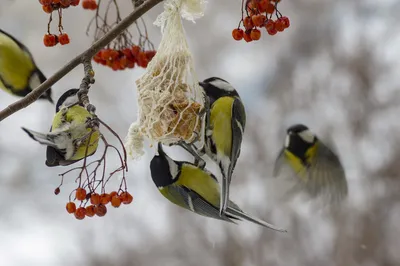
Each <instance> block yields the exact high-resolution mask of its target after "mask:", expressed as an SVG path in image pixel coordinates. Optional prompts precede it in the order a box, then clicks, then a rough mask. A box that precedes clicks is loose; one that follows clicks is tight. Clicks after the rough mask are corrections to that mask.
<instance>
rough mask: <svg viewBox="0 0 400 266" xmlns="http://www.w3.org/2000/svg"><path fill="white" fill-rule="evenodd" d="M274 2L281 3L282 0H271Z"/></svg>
mask: <svg viewBox="0 0 400 266" xmlns="http://www.w3.org/2000/svg"><path fill="white" fill-rule="evenodd" d="M271 1H272V2H275V3H279V2H280V1H281V0H271Z"/></svg>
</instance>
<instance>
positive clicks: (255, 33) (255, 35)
mask: <svg viewBox="0 0 400 266" xmlns="http://www.w3.org/2000/svg"><path fill="white" fill-rule="evenodd" d="M250 37H251V39H252V40H253V41H258V40H259V39H260V38H261V31H260V30H258V29H252V30H251V33H250Z"/></svg>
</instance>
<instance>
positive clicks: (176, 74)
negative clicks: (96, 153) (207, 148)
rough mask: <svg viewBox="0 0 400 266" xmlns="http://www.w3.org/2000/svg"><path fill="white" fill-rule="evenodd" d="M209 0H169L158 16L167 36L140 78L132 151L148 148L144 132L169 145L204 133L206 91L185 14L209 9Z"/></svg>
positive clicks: (129, 141) (191, 17) (137, 153)
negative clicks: (196, 68)
mask: <svg viewBox="0 0 400 266" xmlns="http://www.w3.org/2000/svg"><path fill="white" fill-rule="evenodd" d="M204 4H205V2H204V0H168V1H166V3H165V5H164V9H165V10H164V12H163V13H161V14H160V15H159V16H158V18H157V19H156V21H155V23H154V24H155V25H158V26H160V27H161V32H162V40H161V42H160V45H159V47H158V50H157V54H156V55H155V56H154V58H153V59H152V61H151V62H150V63H149V65H148V67H147V69H146V73H145V74H144V75H143V76H141V77H140V78H139V79H138V80H137V81H136V85H137V94H138V108H139V118H138V120H137V121H136V122H134V123H133V124H132V125H131V127H130V129H129V133H128V136H127V142H126V148H127V150H128V153H129V154H130V155H131V156H132V157H133V158H135V157H136V158H137V157H140V156H141V155H142V154H143V141H144V138H147V139H149V140H150V142H162V143H164V144H166V145H168V144H172V143H177V142H179V141H182V140H183V141H185V142H192V141H193V140H195V139H196V137H198V136H199V135H201V134H202V127H203V126H204V123H203V119H202V114H204V112H203V108H204V104H203V92H202V89H201V88H200V86H199V84H198V79H197V76H196V73H195V71H194V64H193V58H192V54H191V53H190V50H189V47H188V44H187V41H186V36H185V32H184V29H183V25H182V20H181V16H182V17H183V18H185V19H188V20H192V21H193V20H194V19H196V18H199V17H201V16H202V15H203V10H204Z"/></svg>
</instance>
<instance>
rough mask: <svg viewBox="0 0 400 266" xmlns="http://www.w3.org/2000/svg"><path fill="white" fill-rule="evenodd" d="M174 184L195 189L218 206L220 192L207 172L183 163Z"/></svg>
mask: <svg viewBox="0 0 400 266" xmlns="http://www.w3.org/2000/svg"><path fill="white" fill-rule="evenodd" d="M176 184H177V185H182V186H185V187H187V188H189V189H191V190H193V191H195V192H196V193H197V194H199V195H200V196H202V197H203V198H204V199H205V200H206V201H208V202H210V203H211V204H213V205H215V206H219V201H220V193H219V186H218V183H217V182H216V181H215V179H213V178H212V177H211V176H210V175H209V174H208V173H207V172H205V171H203V170H201V169H199V168H198V167H195V166H192V165H187V164H184V165H183V167H182V169H181V174H180V176H179V179H178V180H177V181H176Z"/></svg>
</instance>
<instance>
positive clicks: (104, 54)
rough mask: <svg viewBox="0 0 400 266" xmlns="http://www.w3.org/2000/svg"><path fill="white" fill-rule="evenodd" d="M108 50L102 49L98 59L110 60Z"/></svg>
mask: <svg viewBox="0 0 400 266" xmlns="http://www.w3.org/2000/svg"><path fill="white" fill-rule="evenodd" d="M110 51H111V50H110V49H103V50H101V51H100V52H99V53H100V57H101V59H103V60H108V59H109V58H110Z"/></svg>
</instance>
